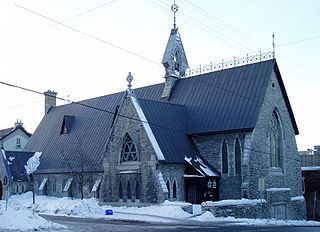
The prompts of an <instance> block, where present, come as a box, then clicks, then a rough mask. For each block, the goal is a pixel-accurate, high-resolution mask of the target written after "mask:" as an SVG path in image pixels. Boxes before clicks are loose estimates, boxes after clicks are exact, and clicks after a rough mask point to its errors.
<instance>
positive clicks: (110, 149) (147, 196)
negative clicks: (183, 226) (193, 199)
mask: <svg viewBox="0 0 320 232" xmlns="http://www.w3.org/2000/svg"><path fill="white" fill-rule="evenodd" d="M119 115H121V116H119ZM119 115H118V116H117V117H116V119H115V121H114V126H113V128H112V130H111V134H110V137H109V140H108V141H107V146H106V147H107V149H106V153H105V155H104V160H103V166H104V169H105V171H104V176H103V183H102V188H101V201H103V202H108V203H116V202H118V203H126V204H136V203H158V202H163V201H164V199H165V197H166V196H165V195H164V193H163V192H162V189H161V186H160V184H159V179H158V170H157V169H158V161H157V160H156V155H155V151H154V149H153V147H152V144H151V143H150V141H149V139H148V135H147V134H146V131H145V130H144V127H143V125H142V123H141V122H140V121H139V116H138V114H137V112H136V110H135V108H134V105H133V104H132V101H131V99H130V98H129V97H126V98H125V99H124V101H123V104H122V105H121V106H120V108H119ZM134 119H138V120H134ZM126 134H128V135H129V136H130V137H131V139H132V141H133V142H134V144H135V147H136V150H137V153H138V157H139V159H138V161H131V162H120V156H121V151H122V145H123V141H124V138H125V136H126ZM120 181H121V185H122V188H123V197H122V199H120ZM128 184H130V187H131V193H132V194H131V199H128V195H129V194H128V188H127V186H128ZM137 185H138V190H139V192H140V194H138V193H136V191H137ZM137 195H140V196H139V198H137Z"/></svg>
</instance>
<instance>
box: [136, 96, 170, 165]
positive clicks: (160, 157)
mask: <svg viewBox="0 0 320 232" xmlns="http://www.w3.org/2000/svg"><path fill="white" fill-rule="evenodd" d="M130 98H131V101H132V103H133V105H134V107H135V109H136V111H137V113H138V115H139V118H140V120H141V122H142V125H143V127H144V129H145V131H146V133H147V135H148V138H149V140H150V142H151V144H152V147H153V149H154V151H155V153H156V155H157V158H158V160H165V158H164V155H163V153H162V151H161V149H160V147H159V144H158V142H157V140H156V138H155V137H154V134H153V132H152V130H151V128H150V125H149V123H148V121H147V119H146V116H145V115H144V113H143V111H142V109H141V106H140V104H139V102H138V100H137V99H136V98H135V97H133V96H130Z"/></svg>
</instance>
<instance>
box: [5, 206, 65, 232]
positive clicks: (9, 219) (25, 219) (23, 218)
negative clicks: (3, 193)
mask: <svg viewBox="0 0 320 232" xmlns="http://www.w3.org/2000/svg"><path fill="white" fill-rule="evenodd" d="M2 205H4V202H2ZM0 225H1V227H0V228H1V229H5V230H9V229H10V230H19V231H31V230H39V229H53V228H56V229H57V228H64V226H62V225H59V224H56V223H52V222H49V221H47V220H45V219H44V218H42V217H40V216H39V215H38V214H37V213H34V212H32V211H30V210H22V209H21V210H15V209H11V208H8V210H5V209H4V207H3V206H2V207H1V209H0Z"/></svg>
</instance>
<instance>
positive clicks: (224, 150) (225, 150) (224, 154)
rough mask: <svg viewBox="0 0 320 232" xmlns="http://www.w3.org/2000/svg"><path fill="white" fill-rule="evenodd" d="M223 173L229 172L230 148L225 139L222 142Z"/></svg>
mask: <svg viewBox="0 0 320 232" xmlns="http://www.w3.org/2000/svg"><path fill="white" fill-rule="evenodd" d="M222 173H225V174H228V148H227V141H226V140H225V139H224V140H223V143H222Z"/></svg>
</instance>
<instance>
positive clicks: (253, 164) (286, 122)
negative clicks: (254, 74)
mask: <svg viewBox="0 0 320 232" xmlns="http://www.w3.org/2000/svg"><path fill="white" fill-rule="evenodd" d="M276 75H277V74H276V72H274V71H273V72H272V74H271V78H270V80H269V83H268V87H267V90H266V94H265V99H264V102H263V104H262V107H261V110H260V114H259V116H258V121H257V124H256V127H255V129H254V131H253V135H252V137H253V140H252V147H251V152H250V154H249V155H250V160H249V198H251V199H258V198H259V197H260V192H259V191H258V179H259V178H264V179H265V188H266V189H267V190H268V189H269V188H272V189H273V190H275V191H267V192H266V191H264V198H265V199H266V198H267V199H268V202H269V204H270V205H269V206H270V213H271V210H272V207H271V206H272V205H274V204H277V203H284V204H285V205H286V207H288V208H289V209H290V207H291V198H292V197H298V196H302V186H301V181H297V180H301V167H300V163H299V162H298V160H299V153H298V149H297V145H296V141H295V131H294V128H293V125H292V121H291V118H290V115H289V111H288V108H287V105H286V103H285V101H284V96H283V95H282V91H281V86H280V83H279V82H278V78H277V76H276ZM274 110H276V111H277V113H278V114H279V116H280V122H281V130H282V140H281V141H282V144H281V145H282V146H281V147H282V150H281V168H273V167H270V154H271V153H270V152H271V151H270V144H269V138H268V136H269V134H268V133H269V123H270V120H271V116H272V113H273V111H274ZM288 189H290V191H287V190H288ZM280 192H281V194H280ZM272 195H275V196H272ZM280 196H281V197H280ZM297 204H300V211H304V210H305V207H304V201H301V202H300V203H297V202H295V207H297ZM287 212H288V211H287ZM296 212H298V211H296ZM290 213H293V212H290ZM295 217H296V216H295V215H292V216H291V217H290V218H295Z"/></svg>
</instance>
